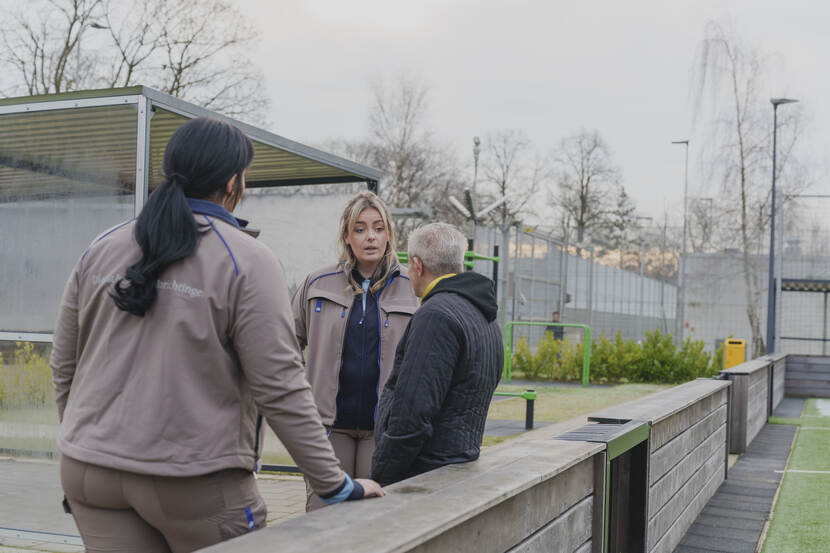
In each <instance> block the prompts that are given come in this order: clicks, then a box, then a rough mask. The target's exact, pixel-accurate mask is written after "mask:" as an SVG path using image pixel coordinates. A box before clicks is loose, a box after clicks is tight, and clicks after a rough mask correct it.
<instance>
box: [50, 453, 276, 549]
mask: <svg viewBox="0 0 830 553" xmlns="http://www.w3.org/2000/svg"><path fill="white" fill-rule="evenodd" d="M61 483H62V485H63V490H64V493H65V494H66V499H67V501H68V502H69V506H70V508H71V509H72V516H73V517H74V518H75V524H77V525H78V530H80V532H81V538H83V540H84V545H85V546H86V551H88V552H91V553H97V552H104V551H108V552H113V551H118V552H133V551H134V552H136V553H139V552H143V553H156V552H159V553H161V552H165V553H168V552H173V553H180V552H189V551H194V550H196V549H200V548H203V547H207V546H209V545H213V544H215V543H218V542H221V541H224V540H227V539H230V538H233V537H236V536H239V535H241V534H245V533H247V532H250V531H252V530H255V529H258V528H262V527H264V526H265V515H266V508H265V502H264V501H263V500H262V497H260V495H259V491H258V489H257V486H256V480H255V479H254V476H253V474H252V473H251V472H248V471H246V470H242V469H228V470H222V471H218V472H215V473H212V474H208V475H205V476H195V477H190V478H172V477H162V476H149V475H144V474H135V473H131V472H124V471H120V470H114V469H109V468H105V467H100V466H97V465H91V464H89V463H84V462H81V461H77V460H75V459H72V458H70V457H66V456H63V457H62V458H61Z"/></svg>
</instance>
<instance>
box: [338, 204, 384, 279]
mask: <svg viewBox="0 0 830 553" xmlns="http://www.w3.org/2000/svg"><path fill="white" fill-rule="evenodd" d="M388 241H389V238H388V237H387V235H386V225H384V224H383V218H382V217H381V216H380V212H379V211H378V210H377V209H375V208H373V207H367V208H366V209H364V210H363V211H361V212H360V215H359V216H358V218H357V222H355V225H354V227H353V228H352V230H351V232H349V234H347V235H346V243H347V244H348V245H349V246H351V248H352V252H354V256H355V257H356V258H357V269H358V270H359V271H361V272H368V273H371V272H374V270H375V268H376V267H377V266H378V264H379V263H380V262H381V260H382V259H383V256H384V254H385V253H386V244H387V242H388Z"/></svg>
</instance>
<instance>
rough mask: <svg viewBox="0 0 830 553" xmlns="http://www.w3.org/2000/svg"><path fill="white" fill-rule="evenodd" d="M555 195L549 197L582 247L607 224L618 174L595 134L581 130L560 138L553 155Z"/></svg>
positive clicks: (598, 136) (609, 155)
mask: <svg viewBox="0 0 830 553" xmlns="http://www.w3.org/2000/svg"><path fill="white" fill-rule="evenodd" d="M554 163H555V167H556V173H555V179H556V183H557V185H558V189H557V191H556V192H555V193H554V194H553V195H552V198H551V200H552V203H553V205H554V206H556V207H557V208H558V209H559V211H560V213H561V215H562V217H561V218H562V219H563V220H569V221H570V224H571V225H572V226H573V227H574V229H575V230H576V240H577V244H582V243H583V242H584V241H585V240H586V239H587V238H589V237H590V236H591V235H592V234H594V233H595V232H597V231H599V230H600V229H602V228H603V226H604V225H605V224H606V222H607V218H608V213H609V211H611V209H613V207H612V200H611V198H612V197H613V192H614V190H615V188H616V187H617V186H618V184H619V181H620V173H619V170H618V169H617V168H616V166H615V165H614V164H613V163H612V161H611V154H610V152H609V150H608V147H607V146H606V144H605V141H604V140H603V139H602V137H601V136H600V134H599V132H598V131H595V130H594V131H588V130H584V129H583V130H582V131H580V132H578V133H576V134H573V135H571V136H568V137H566V138H563V139H562V141H561V142H560V145H559V148H558V150H557V151H556V152H555V154H554Z"/></svg>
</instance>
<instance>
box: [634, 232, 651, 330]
mask: <svg viewBox="0 0 830 553" xmlns="http://www.w3.org/2000/svg"><path fill="white" fill-rule="evenodd" d="M634 219H635V220H637V221H638V223H637V224H638V226H639V227H640V302H639V303H640V316H639V317H638V321H637V323H638V324H637V327H638V328H637V336H638V337H639V339H640V340H641V341H642V340H643V338H644V337H645V336H644V334H645V327H646V325H645V304H646V297H645V296H646V289H645V285H646V279H645V276H644V275H643V268H644V267H645V264H646V263H645V261H646V232H645V228H644V227H643V226H642V225H640V224H639V221H654V219H652V218H651V217H643V216H636V217H634Z"/></svg>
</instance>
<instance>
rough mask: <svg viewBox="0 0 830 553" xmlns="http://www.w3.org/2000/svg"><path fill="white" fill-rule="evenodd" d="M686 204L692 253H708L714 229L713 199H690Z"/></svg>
mask: <svg viewBox="0 0 830 553" xmlns="http://www.w3.org/2000/svg"><path fill="white" fill-rule="evenodd" d="M688 203H689V208H688V209H689V211H688V213H687V217H688V232H689V243H690V244H691V247H692V251H693V252H695V253H703V252H706V251H709V250H710V249H711V246H712V237H713V230H714V227H715V218H714V217H715V205H714V203H715V202H714V199H713V198H690V199H689V202H688Z"/></svg>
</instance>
